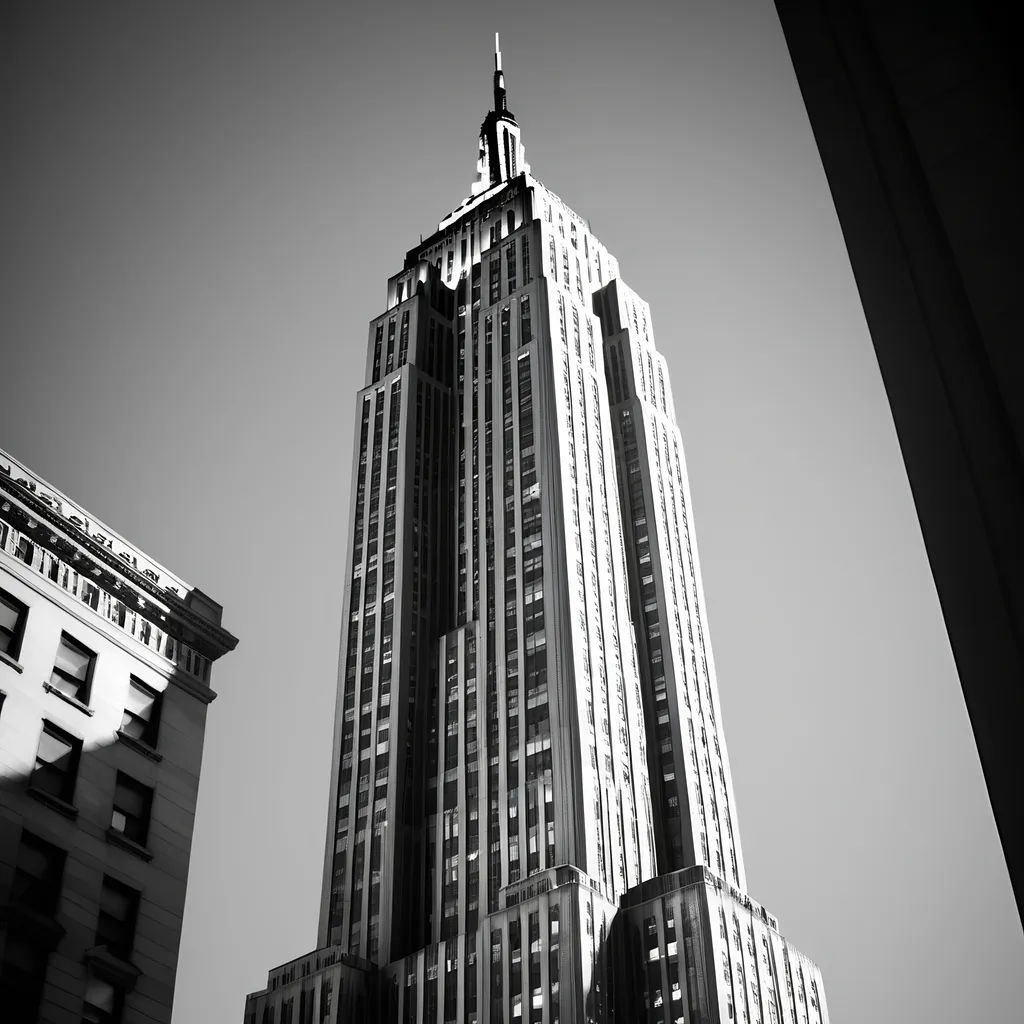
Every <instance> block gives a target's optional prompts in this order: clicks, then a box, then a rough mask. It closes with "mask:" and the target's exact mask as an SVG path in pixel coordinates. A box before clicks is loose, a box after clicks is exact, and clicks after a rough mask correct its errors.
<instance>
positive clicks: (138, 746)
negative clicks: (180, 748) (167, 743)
mask: <svg viewBox="0 0 1024 1024" xmlns="http://www.w3.org/2000/svg"><path fill="white" fill-rule="evenodd" d="M116 735H117V738H118V740H119V741H120V742H121V743H123V744H124V745H125V746H126V747H131V749H132V750H134V751H136V752H138V753H140V754H141V755H142V756H143V757H148V758H149V759H150V761H162V760H163V759H164V755H163V754H158V753H157V752H156V751H155V750H154V749H153V748H152V747H151V746H150V745H149V744H148V743H143V742H142V740H137V739H136V738H135V737H134V736H129V735H128V733H126V732H125V731H124V730H123V729H118V730H117V734H116Z"/></svg>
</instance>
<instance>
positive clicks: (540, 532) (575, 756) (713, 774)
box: [246, 46, 827, 1024]
mask: <svg viewBox="0 0 1024 1024" xmlns="http://www.w3.org/2000/svg"><path fill="white" fill-rule="evenodd" d="M496 51H497V46H496ZM477 171H478V173H477V180H476V182H475V183H474V185H473V187H472V190H471V194H470V197H469V198H468V199H467V200H466V201H465V202H464V203H463V204H462V205H461V206H459V207H458V208H457V209H456V210H454V211H453V212H452V213H450V214H449V215H448V216H447V217H445V218H444V219H443V220H442V221H441V222H440V224H439V226H438V230H437V232H436V233H435V234H434V235H433V236H432V237H431V238H429V239H426V240H425V241H423V242H421V244H420V245H419V246H417V247H416V248H415V249H413V250H411V251H410V252H409V253H408V254H407V256H406V260H405V266H404V268H403V270H402V271H401V272H400V273H399V274H397V275H395V276H394V277H393V278H392V279H391V280H390V281H389V282H388V292H387V305H386V308H385V310H384V312H383V313H381V314H380V315H379V316H377V317H376V318H374V320H372V321H371V323H370V329H369V338H368V351H367V361H366V370H365V386H364V387H363V389H362V390H361V391H360V392H359V395H358V397H357V399H356V410H357V412H356V439H357V440H356V452H355V465H354V469H353V481H352V509H351V535H350V536H351V549H350V550H351V554H350V559H349V580H348V587H347V592H346V600H345V610H344V624H343V630H342V633H343V637H342V650H341V657H340V664H339V684H338V703H337V714H336V721H335V735H334V757H333V761H332V785H331V802H330V811H329V822H328V832H327V844H326V851H325V859H324V879H323V891H322V898H321V909H320V927H319V949H318V950H317V951H316V952H315V953H312V954H309V956H307V957H304V958H300V959H299V960H298V961H294V962H292V963H290V964H287V965H285V966H284V967H282V968H278V969H277V970H275V971H273V972H271V974H270V977H269V979H268V989H267V990H266V991H265V992H261V993H254V994H253V995H251V996H250V997H249V999H248V1000H247V1004H246V1014H247V1018H246V1024H262V1022H263V1021H264V1020H265V1021H266V1022H267V1024H291V1022H292V1021H293V1020H294V1021H296V1022H298V1024H306V1021H307V1020H313V1019H315V1020H318V1021H324V1020H330V1021H335V1020H338V1021H347V1020H350V1019H352V1020H357V1019H360V1017H359V1015H360V1014H364V1015H368V1016H367V1019H374V1020H376V1019H379V1020H388V1021H390V1020H394V1021H407V1022H420V1021H423V1022H430V1024H434V1022H445V1024H447V1022H456V1021H457V1022H460V1024H462V1022H466V1024H470V1022H478V1024H484V1022H489V1024H493V1022H496V1021H504V1022H510V1024H511V1022H515V1021H519V1020H528V1021H530V1022H531V1024H534V1022H536V1024H556V1022H561V1024H568V1022H577V1021H580V1022H582V1021H591V1020H592V1021H595V1022H597V1021H601V1022H603V1021H613V1020H615V1021H623V1022H625V1021H637V1020H651V1021H682V1020H692V1021H719V1020H721V1021H726V1020H729V1019H732V1018H734V1017H735V1018H736V1019H739V1020H742V1021H757V1022H761V1021H772V1022H778V1021H784V1022H786V1024H790V1022H797V1021H799V1022H801V1024H803V1022H825V1021H827V1013H826V1010H825V1005H824V998H823V993H822V985H821V978H820V974H819V973H818V971H817V969H816V968H814V966H813V965H812V964H811V963H810V961H808V960H807V959H806V958H804V957H802V956H800V955H799V954H798V953H797V952H796V950H794V949H793V948H792V947H791V946H790V945H789V944H788V943H786V942H785V940H783V939H782V938H781V936H780V935H779V933H778V929H777V924H776V922H775V919H774V918H772V917H770V915H768V914H767V912H766V911H764V910H763V909H762V908H760V907H758V906H757V905H755V904H753V903H752V902H751V901H750V899H749V897H747V896H746V894H745V883H744V875H743V860H742V856H741V854H740V847H739V835H738V826H737V823H736V814H735V808H734V798H733V790H732V781H731V777H730V773H729V765H728V759H727V756H726V751H725V740H724V736H723V734H722V725H721V712H720V708H719V701H718V693H717V686H716V682H715V674H714V667H713V662H712V659H711V653H710V646H709V643H708V639H707V625H706V614H705V610H704V603H703V595H702V590H701V584H700V574H699V567H698V564H697V558H696V550H695V546H694V542H693V537H692V529H693V527H692V513H691V512H690V496H689V492H688V489H687V484H686V471H685V465H684V462H683V453H682V442H681V438H680V436H679V430H678V427H677V425H676V423H675V415H674V410H673V405H672V398H671V389H670V385H669V381H668V373H667V370H666V366H665V363H664V359H663V358H662V357H661V356H660V355H659V353H658V352H657V350H656V348H655V346H654V336H653V328H652V325H651V316H650V310H649V309H648V307H647V305H646V303H644V302H643V301H642V300H641V299H640V298H639V297H638V296H637V295H636V294H635V293H634V292H633V291H632V290H630V289H629V288H627V287H626V286H625V285H624V284H623V282H622V281H621V280H620V278H619V271H618V264H617V262H616V260H615V259H614V257H612V256H611V255H610V254H609V253H608V252H607V250H606V249H605V248H604V246H603V245H601V243H600V242H599V241H598V240H597V239H596V238H595V237H594V235H593V234H592V232H591V231H590V226H589V224H588V223H587V221H585V220H584V219H583V218H581V217H580V216H579V215H578V214H576V213H574V212H573V211H572V210H570V209H569V208H568V207H567V206H566V205H565V204H564V203H563V202H562V201H561V200H560V199H559V198H558V197H557V196H556V195H554V193H552V192H551V191H550V190H548V189H547V188H546V187H545V186H544V185H543V184H541V183H540V182H539V181H538V180H537V179H536V178H534V177H533V176H532V175H531V174H530V168H529V166H528V165H527V163H526V159H525V150H524V147H523V143H522V137H521V133H520V129H519V125H518V123H517V122H516V120H515V118H514V117H513V115H512V113H511V112H510V111H509V110H508V106H507V101H506V93H505V85H504V77H503V73H502V68H501V54H500V51H497V52H496V55H495V73H494V101H493V106H492V109H491V110H490V112H489V113H488V114H487V117H486V119H485V120H484V123H483V125H482V126H481V130H480V149H479V161H478V168H477ZM659 871H660V872H662V874H660V875H659V874H658V872H659ZM783 977H785V980H786V983H787V984H786V985H784V984H783ZM275 1015H276V1019H275Z"/></svg>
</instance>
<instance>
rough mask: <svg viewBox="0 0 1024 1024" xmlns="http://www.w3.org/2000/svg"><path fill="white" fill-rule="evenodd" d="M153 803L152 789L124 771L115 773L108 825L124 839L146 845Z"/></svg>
mask: <svg viewBox="0 0 1024 1024" xmlns="http://www.w3.org/2000/svg"><path fill="white" fill-rule="evenodd" d="M152 805H153V790H151V789H150V788H149V786H144V785H142V783H141V782H136V781H135V780H134V779H133V778H130V777H129V776H127V775H125V774H124V772H118V773H117V783H116V785H115V787H114V811H113V814H112V815H111V817H110V827H111V828H112V829H113V830H114V831H115V832H120V833H121V835H123V836H124V837H125V838H126V839H130V840H131V841H132V842H133V843H138V844H139V845H140V846H145V845H146V837H147V836H148V835H149V814H150V810H151V808H152Z"/></svg>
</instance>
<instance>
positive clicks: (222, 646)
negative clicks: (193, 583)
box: [0, 473, 238, 660]
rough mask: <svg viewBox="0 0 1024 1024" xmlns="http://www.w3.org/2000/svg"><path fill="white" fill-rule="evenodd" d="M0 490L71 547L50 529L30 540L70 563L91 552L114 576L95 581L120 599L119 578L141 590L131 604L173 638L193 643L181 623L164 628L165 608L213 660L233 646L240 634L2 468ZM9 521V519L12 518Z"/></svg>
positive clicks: (85, 572) (83, 570) (83, 571)
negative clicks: (213, 619)
mask: <svg viewBox="0 0 1024 1024" xmlns="http://www.w3.org/2000/svg"><path fill="white" fill-rule="evenodd" d="M0 491H4V492H6V493H7V494H9V495H10V496H11V497H12V498H14V499H15V500H17V501H18V502H19V503H21V504H22V505H24V506H26V507H27V509H28V510H29V511H30V512H31V515H30V516H29V519H30V521H31V520H32V519H35V520H36V521H37V523H43V522H45V523H47V524H48V525H49V526H51V527H54V528H56V529H57V530H59V531H60V532H61V533H63V534H64V535H65V539H66V544H67V545H68V546H69V547H70V550H69V551H65V550H62V545H61V544H60V539H59V538H58V537H56V536H53V535H52V534H51V536H49V537H48V538H42V537H40V536H39V535H38V534H35V533H33V537H32V539H33V542H34V543H37V544H39V545H40V546H41V547H44V548H46V549H47V550H49V551H51V552H52V553H53V554H55V555H57V556H58V557H59V558H61V559H62V560H63V561H66V562H68V563H70V564H74V563H75V562H77V561H78V560H79V559H81V557H82V553H83V551H84V552H85V553H87V554H88V555H90V556H92V558H93V559H94V560H95V562H97V563H99V564H100V566H101V567H102V568H101V571H102V570H103V569H105V570H106V572H107V573H108V575H109V576H111V577H113V581H112V583H111V582H109V581H104V580H103V578H102V576H94V579H95V582H96V585H97V586H101V587H103V589H105V590H107V592H108V593H111V594H112V595H114V596H116V597H117V599H118V600H119V601H124V600H125V598H126V597H127V596H128V595H127V594H125V593H124V592H123V591H121V590H120V586H121V583H122V581H123V582H126V583H128V584H130V586H131V587H133V588H134V589H135V590H136V591H138V592H139V593H140V594H142V595H145V596H144V604H143V607H141V608H139V607H136V608H134V609H133V610H134V611H136V612H137V613H138V614H141V615H142V616H143V617H144V618H146V619H148V620H149V621H151V622H153V624H154V625H155V626H157V627H158V628H160V629H163V630H164V631H165V632H170V633H171V634H172V635H174V636H176V639H180V640H182V641H183V642H185V643H188V644H190V645H191V646H196V644H195V639H194V638H192V637H189V636H186V635H177V633H179V632H180V629H179V630H178V631H174V630H170V629H168V628H167V627H168V622H167V620H166V618H162V617H161V613H162V612H164V611H165V610H166V612H167V613H168V614H170V615H172V616H174V618H175V619H177V620H178V621H179V622H180V623H181V624H183V625H185V626H187V627H189V628H190V629H191V630H193V632H194V633H195V635H196V638H197V639H200V640H201V641H205V643H203V645H202V646H203V648H205V649H203V650H201V653H203V654H205V655H206V656H207V657H209V658H210V659H211V660H215V659H216V658H219V657H220V656H221V655H223V654H226V653H228V652H229V651H232V650H234V649H235V647H236V645H237V644H238V639H237V638H236V637H234V636H232V635H231V634H230V633H229V632H228V631H227V630H226V629H223V628H221V627H220V626H217V625H215V624H214V623H212V622H210V621H209V620H208V619H205V618H203V617H202V616H201V615H198V614H197V613H196V612H194V611H193V610H192V609H191V608H189V607H188V605H187V604H185V602H184V600H183V599H182V598H181V597H180V596H178V595H176V594H174V593H172V592H171V591H169V590H167V589H165V588H163V587H161V586H159V585H158V584H157V583H154V582H153V581H152V580H151V579H149V577H147V576H146V575H145V574H144V573H142V572H140V571H139V570H138V569H136V568H135V567H134V566H132V565H130V564H128V563H127V562H126V561H125V560H124V559H123V558H121V557H119V556H118V555H116V554H115V553H114V552H113V551H111V550H110V549H109V548H106V547H104V546H103V545H102V544H100V543H99V541H97V540H96V539H95V538H93V537H91V536H90V535H89V534H88V533H86V532H85V530H82V529H79V528H78V527H77V526H75V524H74V523H72V522H69V521H68V520H67V519H66V518H64V517H63V516H61V515H59V514H58V513H57V512H55V511H54V510H53V509H52V508H51V507H50V506H49V505H48V504H47V503H46V502H44V501H43V500H42V499H40V498H39V497H37V496H36V495H35V494H33V493H32V492H31V491H30V490H29V489H28V488H27V487H25V486H24V485H23V484H19V483H18V482H17V481H16V480H14V479H13V478H12V477H9V476H7V475H6V474H5V473H0ZM0 516H2V513H0ZM8 521H9V522H10V519H8ZM11 525H12V526H15V528H16V529H19V530H23V529H24V528H23V527H21V526H19V525H17V524H15V523H13V522H11ZM30 528H31V527H30ZM44 532H45V531H44ZM78 571H79V573H80V574H82V575H88V574H89V568H88V566H83V567H82V568H81V569H79V570H78ZM126 603H128V602H126ZM161 606H162V607H161ZM150 608H153V609H154V611H150Z"/></svg>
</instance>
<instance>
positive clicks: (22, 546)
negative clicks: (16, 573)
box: [14, 537, 36, 565]
mask: <svg viewBox="0 0 1024 1024" xmlns="http://www.w3.org/2000/svg"><path fill="white" fill-rule="evenodd" d="M14 553H15V555H16V556H17V557H18V558H20V559H21V560H22V561H23V562H24V563H25V564H26V565H31V564H32V559H33V558H35V555H36V548H35V545H34V544H33V543H32V541H30V540H29V539H28V537H19V538H18V547H17V548H16V550H15V552H14Z"/></svg>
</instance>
